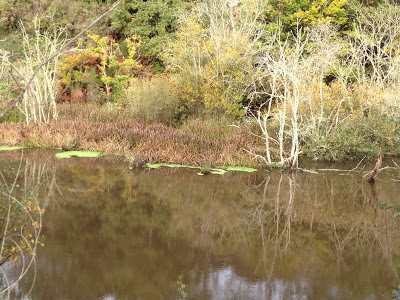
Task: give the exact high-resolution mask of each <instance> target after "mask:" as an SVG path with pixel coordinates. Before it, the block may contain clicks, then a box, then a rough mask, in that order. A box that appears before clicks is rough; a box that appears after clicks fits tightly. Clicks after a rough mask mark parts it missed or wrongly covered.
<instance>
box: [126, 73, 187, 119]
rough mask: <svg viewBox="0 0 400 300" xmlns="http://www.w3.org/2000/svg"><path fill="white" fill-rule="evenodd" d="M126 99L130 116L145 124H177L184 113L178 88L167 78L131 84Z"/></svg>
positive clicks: (143, 80)
mask: <svg viewBox="0 0 400 300" xmlns="http://www.w3.org/2000/svg"><path fill="white" fill-rule="evenodd" d="M124 99H125V100H124V104H125V106H126V109H127V110H128V111H129V114H130V115H132V116H134V117H135V118H137V119H139V120H142V121H145V122H154V121H161V122H164V123H176V122H178V121H179V120H180V119H181V117H182V115H183V113H184V108H183V107H182V105H181V103H180V102H179V99H178V93H177V89H176V87H175V86H174V85H173V83H172V82H171V81H170V80H168V79H167V78H165V77H155V78H152V79H140V80H137V81H135V82H133V83H131V84H130V85H129V87H128V88H127V89H126V92H125V94H124Z"/></svg>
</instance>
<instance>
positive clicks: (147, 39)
mask: <svg viewBox="0 0 400 300" xmlns="http://www.w3.org/2000/svg"><path fill="white" fill-rule="evenodd" d="M186 5H187V2H186V1H184V0H168V1H167V0H148V1H147V0H126V1H124V3H123V4H122V5H120V7H119V8H117V10H116V12H115V13H114V14H113V16H112V28H113V30H114V31H115V33H116V34H117V35H118V36H119V37H120V38H123V37H125V36H130V35H139V36H140V37H141V39H142V41H143V43H142V45H141V47H140V48H139V53H140V54H141V55H143V56H145V57H153V58H155V57H157V55H158V54H159V53H160V52H161V51H162V50H164V48H165V45H166V44H167V43H168V42H169V41H171V40H172V39H173V37H174V36H175V32H176V30H177V29H178V24H177V20H176V16H175V15H176V12H177V11H178V10H180V9H182V8H183V7H184V6H186Z"/></svg>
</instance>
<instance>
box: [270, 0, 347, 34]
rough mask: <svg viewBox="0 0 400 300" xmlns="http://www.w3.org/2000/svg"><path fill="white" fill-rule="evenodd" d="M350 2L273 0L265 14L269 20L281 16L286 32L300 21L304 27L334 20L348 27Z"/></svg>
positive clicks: (340, 0)
mask: <svg viewBox="0 0 400 300" xmlns="http://www.w3.org/2000/svg"><path fill="white" fill-rule="evenodd" d="M348 3H349V0H300V1H298V0H289V1H286V0H272V1H271V2H270V6H269V8H268V9H267V11H266V12H265V16H266V17H267V19H268V20H269V21H275V20H276V18H279V19H280V21H281V22H282V26H283V31H284V32H289V31H292V30H294V29H295V28H296V26H297V22H298V21H299V22H300V25H301V26H304V27H311V26H314V25H317V24H321V23H327V22H333V23H335V24H337V25H341V26H343V27H344V28H348V24H347V23H348V21H349V18H348V15H347V14H348V7H349V6H348Z"/></svg>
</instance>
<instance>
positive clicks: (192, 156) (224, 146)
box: [0, 105, 262, 166]
mask: <svg viewBox="0 0 400 300" xmlns="http://www.w3.org/2000/svg"><path fill="white" fill-rule="evenodd" d="M89 107H90V109H89ZM0 144H1V145H8V146H16V145H24V146H28V147H41V148H62V149H64V150H77V149H79V150H92V151H101V152H107V153H121V154H125V155H128V156H131V157H140V158H141V159H143V160H145V161H147V162H150V163H155V162H166V163H178V164H189V165H201V166H207V165H210V166H217V165H233V166H238V165H245V166H256V164H257V162H255V161H254V160H252V156H251V155H249V154H247V152H246V151H245V150H244V149H246V150H249V151H251V152H257V151H260V150H262V144H260V141H257V140H256V139H254V137H252V136H251V133H250V131H248V130H247V129H245V128H243V127H238V126H232V125H231V124H230V123H229V122H228V121H223V120H219V121H216V120H207V121H205V120H200V119H192V120H188V121H186V122H185V123H183V124H182V125H179V126H172V125H166V124H162V123H151V124H145V123H144V122H143V121H134V120H132V119H131V118H130V116H129V114H128V113H127V112H126V111H124V110H112V111H108V110H104V109H102V108H97V109H95V107H94V106H87V105H71V106H69V105H65V106H60V120H58V121H53V122H50V123H48V124H44V123H39V124H30V125H26V124H25V123H12V122H4V123H1V124H0Z"/></svg>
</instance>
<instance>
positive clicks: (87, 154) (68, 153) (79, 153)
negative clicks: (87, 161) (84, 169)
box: [56, 151, 104, 158]
mask: <svg viewBox="0 0 400 300" xmlns="http://www.w3.org/2000/svg"><path fill="white" fill-rule="evenodd" d="M102 155H104V153H102V152H94V151H65V152H60V153H57V154H56V157H57V158H71V157H75V156H76V157H99V156H102Z"/></svg>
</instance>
